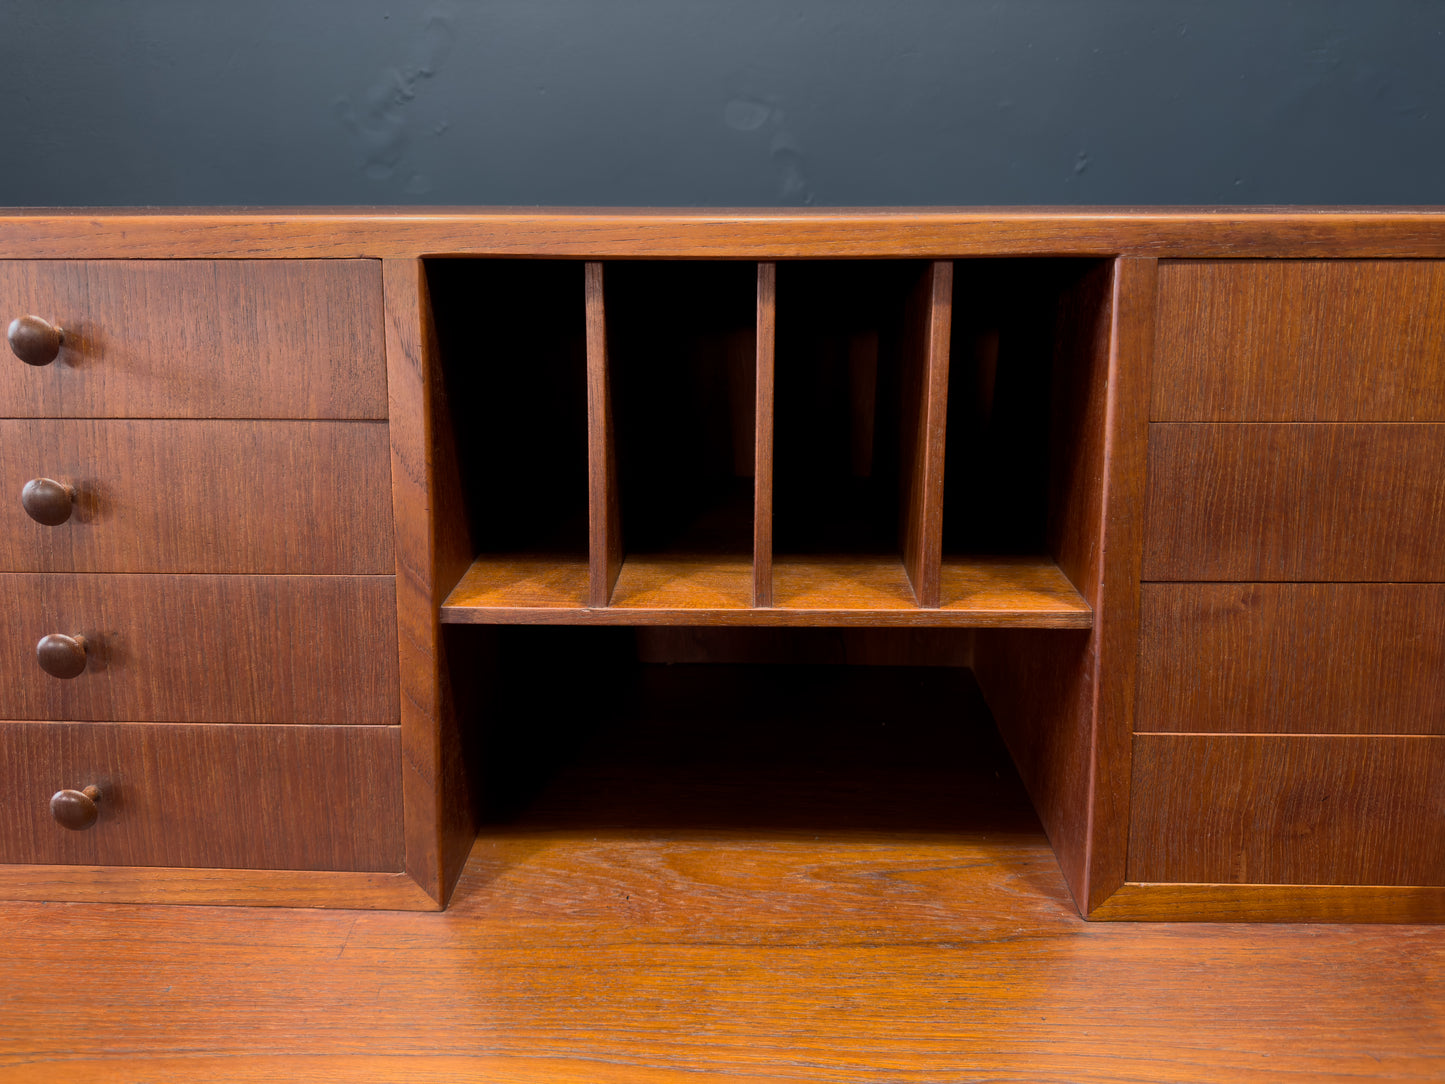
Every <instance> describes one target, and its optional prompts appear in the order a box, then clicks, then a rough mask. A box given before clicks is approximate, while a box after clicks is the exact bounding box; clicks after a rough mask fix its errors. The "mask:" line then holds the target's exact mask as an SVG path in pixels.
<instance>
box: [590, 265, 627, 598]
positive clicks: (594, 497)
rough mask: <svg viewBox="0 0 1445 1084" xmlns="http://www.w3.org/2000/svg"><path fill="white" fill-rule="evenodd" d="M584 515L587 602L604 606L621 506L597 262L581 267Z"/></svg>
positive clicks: (617, 553) (618, 546) (617, 568)
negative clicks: (584, 329) (584, 327)
mask: <svg viewBox="0 0 1445 1084" xmlns="http://www.w3.org/2000/svg"><path fill="white" fill-rule="evenodd" d="M585 300H586V306H587V487H588V488H587V492H588V497H587V509H588V512H587V518H588V531H587V536H588V540H589V541H588V561H589V565H590V568H591V578H590V580H589V584H590V586H589V587H588V593H587V598H588V603H589V604H590V605H592V606H606V605H607V603H608V602H609V601H611V599H612V589H613V587H615V586H616V584H617V576H618V574H619V573H620V572H621V570H622V510H621V502H620V498H619V494H618V488H617V432H616V426H615V424H614V422H613V415H612V375H611V369H610V367H609V364H608V353H607V299H606V293H605V291H604V288H603V280H602V264H600V263H595V262H594V263H589V264H588V265H587V270H586V299H585Z"/></svg>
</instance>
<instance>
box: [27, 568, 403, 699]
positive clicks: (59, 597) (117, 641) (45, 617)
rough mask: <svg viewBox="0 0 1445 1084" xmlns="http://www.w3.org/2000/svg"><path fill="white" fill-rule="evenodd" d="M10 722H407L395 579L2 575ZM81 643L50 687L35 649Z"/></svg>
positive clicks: (72, 574) (59, 574)
mask: <svg viewBox="0 0 1445 1084" xmlns="http://www.w3.org/2000/svg"><path fill="white" fill-rule="evenodd" d="M0 613H3V614H6V615H7V616H8V622H7V626H6V637H5V643H4V647H3V649H0V718H3V719H64V720H75V721H97V722H98V721H107V720H113V721H119V722H125V721H130V720H144V721H148V722H166V723H169V722H176V723H187V722H189V723H367V724H388V723H395V722H396V720H397V670H396V597H395V588H394V584H393V579H392V577H390V576H159V575H101V574H85V573H36V574H29V573H4V574H0ZM51 633H63V634H65V635H76V634H80V635H83V636H84V637H85V639H86V645H87V646H86V653H87V656H88V664H87V667H86V670H85V672H84V673H82V674H81V675H80V676H79V677H76V678H72V679H69V680H62V679H60V678H55V677H51V676H50V675H49V674H47V673H45V672H44V671H43V670H41V669H40V666H39V665H38V663H37V662H36V659H35V645H36V643H37V642H38V641H39V640H40V639H41V638H42V637H44V636H48V635H50V634H51Z"/></svg>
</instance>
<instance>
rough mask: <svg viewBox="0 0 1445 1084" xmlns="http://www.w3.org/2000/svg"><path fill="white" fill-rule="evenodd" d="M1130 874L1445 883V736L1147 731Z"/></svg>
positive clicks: (1138, 770)
mask: <svg viewBox="0 0 1445 1084" xmlns="http://www.w3.org/2000/svg"><path fill="white" fill-rule="evenodd" d="M1128 879H1129V880H1131V881H1165V882H1168V881H1176V882H1177V881H1185V882H1189V881H1192V882H1204V883H1220V884H1341V885H1370V884H1373V885H1439V884H1445V737H1318V736H1299V735H1296V736H1283V735H1219V736H1213V735H1194V734H1140V735H1137V736H1136V737H1135V738H1134V763H1133V801H1132V813H1131V819H1130V825H1129V858H1128Z"/></svg>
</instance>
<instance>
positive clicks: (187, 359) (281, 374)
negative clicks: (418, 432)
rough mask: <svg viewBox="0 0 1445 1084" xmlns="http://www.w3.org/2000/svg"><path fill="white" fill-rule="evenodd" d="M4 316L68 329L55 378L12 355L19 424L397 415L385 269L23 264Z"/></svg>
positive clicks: (5, 298)
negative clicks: (385, 354) (390, 402)
mask: <svg viewBox="0 0 1445 1084" xmlns="http://www.w3.org/2000/svg"><path fill="white" fill-rule="evenodd" d="M92 251H93V250H92ZM29 255H32V256H33V255H35V254H34V253H30V254H29ZM167 255H175V253H168V254H167ZM0 313H3V314H4V315H3V317H0V318H3V321H4V322H5V323H7V324H8V323H9V321H10V320H11V319H13V318H14V317H16V316H21V315H25V314H27V313H29V314H33V315H35V316H39V317H41V318H42V319H45V320H48V321H50V322H51V323H53V324H57V325H59V326H60V327H61V328H62V329H63V331H64V332H65V344H64V346H63V347H62V348H61V352H60V357H59V358H57V359H56V360H55V361H54V362H52V363H51V364H49V365H46V366H44V367H42V368H35V367H32V366H29V365H25V364H23V363H21V362H19V361H17V360H16V359H14V358H11V357H9V356H8V351H6V355H7V356H6V364H0V404H4V406H3V407H0V410H3V412H4V413H5V414H6V415H9V416H11V417H27V418H33V417H70V418H96V417H99V418H121V417H132V418H227V417H230V418H384V417H386V368H385V365H384V363H383V360H382V342H381V272H380V267H379V265H378V264H377V262H376V261H373V260H318V261H309V260H217V261H203V262H191V261H185V260H178V259H167V260H155V261H142V260H130V261H126V260H88V261H73V262H49V261H44V260H37V259H29V260H14V261H9V262H0Z"/></svg>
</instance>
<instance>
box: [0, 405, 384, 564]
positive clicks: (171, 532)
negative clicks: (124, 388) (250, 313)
mask: <svg viewBox="0 0 1445 1084" xmlns="http://www.w3.org/2000/svg"><path fill="white" fill-rule="evenodd" d="M390 458H391V451H390V444H389V439H388V434H387V426H386V425H385V423H382V422H297V421H263V422H257V421H122V420H105V421H92V420H28V419H26V420H0V498H3V499H0V570H3V571H6V572H221V573H246V572H259V573H309V574H320V573H332V574H348V573H349V574H369V575H379V574H385V575H391V573H392V572H393V571H395V565H394V563H393V558H392V552H391V535H392V531H391V478H390ZM32 478H52V479H55V480H57V481H60V482H64V483H65V484H67V485H70V486H72V487H73V488H74V489H75V506H74V511H73V512H72V513H71V518H70V519H69V520H67V521H66V522H65V523H62V524H60V525H59V526H55V527H47V526H44V525H42V524H39V523H36V522H35V521H34V520H32V519H31V518H30V517H29V516H28V515H26V513H25V510H24V509H23V508H22V507H21V505H20V499H19V498H20V491H21V489H22V488H23V487H24V485H25V483H26V482H28V481H30V480H31V479H32Z"/></svg>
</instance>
